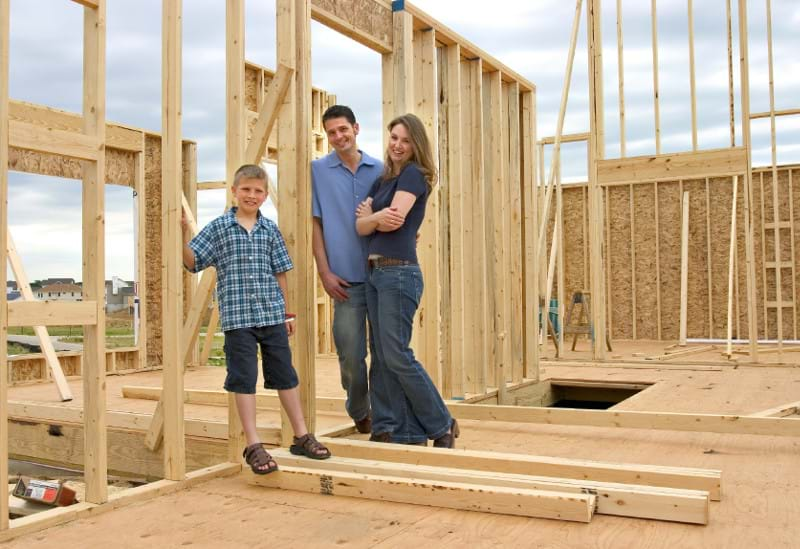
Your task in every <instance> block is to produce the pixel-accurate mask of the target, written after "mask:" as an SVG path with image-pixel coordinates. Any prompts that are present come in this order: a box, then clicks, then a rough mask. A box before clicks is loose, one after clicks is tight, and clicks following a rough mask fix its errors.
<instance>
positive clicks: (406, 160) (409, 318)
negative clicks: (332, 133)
mask: <svg viewBox="0 0 800 549" xmlns="http://www.w3.org/2000/svg"><path fill="white" fill-rule="evenodd" d="M435 180H436V168H435V166H434V163H433V155H432V152H431V145H430V142H429V141H428V136H427V135H426V134H425V127H424V126H423V125H422V122H421V121H420V119H419V118H417V117H416V116H414V115H413V114H405V115H403V116H399V117H398V118H395V119H394V120H392V122H391V123H390V124H389V146H388V148H387V149H386V160H385V166H384V173H383V175H382V176H381V177H380V178H379V179H378V180H377V181H376V182H375V183H374V184H373V186H372V189H371V190H370V192H369V195H368V198H367V199H366V200H365V201H364V202H362V203H361V204H360V205H359V206H358V208H357V210H356V230H357V231H358V234H360V235H371V238H370V242H369V258H370V259H369V264H370V270H369V278H368V280H367V286H366V293H367V314H368V316H369V322H370V327H371V329H372V334H373V338H374V352H375V355H376V356H375V359H374V361H373V365H372V368H371V370H370V400H371V402H372V437H371V439H370V440H376V441H380V442H397V443H404V444H420V445H427V440H428V439H432V440H433V441H434V442H433V445H434V446H438V447H444V448H454V447H455V439H456V437H458V434H459V431H458V424H457V423H456V421H455V420H454V419H452V418H451V417H450V413H449V412H448V410H447V406H445V404H444V400H442V397H441V395H440V394H439V392H438V391H437V390H436V387H435V386H434V384H433V382H432V381H431V378H430V377H429V376H428V374H427V372H426V371H425V369H424V368H423V367H422V365H421V364H420V363H419V362H418V361H417V360H416V358H415V357H414V352H413V351H412V350H411V348H410V347H409V344H410V342H411V329H412V326H413V320H414V313H415V312H416V311H417V308H418V307H419V300H420V297H421V296H422V287H423V284H422V272H421V271H420V268H419V264H418V262H417V250H416V248H417V231H419V228H420V226H421V225H422V220H423V218H424V217H425V204H426V202H427V200H428V196H429V195H430V192H431V188H432V187H433V185H434V183H435Z"/></svg>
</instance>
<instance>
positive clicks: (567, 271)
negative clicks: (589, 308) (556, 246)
mask: <svg viewBox="0 0 800 549" xmlns="http://www.w3.org/2000/svg"><path fill="white" fill-rule="evenodd" d="M562 201H563V204H564V208H563V217H564V242H572V243H573V244H574V245H573V246H567V245H565V246H564V287H565V289H566V292H565V293H564V299H565V301H566V303H565V304H564V305H565V306H566V307H567V309H565V310H567V311H568V310H569V307H570V301H571V299H572V293H571V292H573V291H580V290H581V289H584V290H588V289H589V286H588V282H587V281H586V280H585V279H584V274H585V270H584V256H583V250H584V240H585V237H584V234H583V216H584V212H585V208H586V204H585V188H584V187H564V188H563V190H562ZM573 288H577V290H573ZM576 314H577V311H576Z"/></svg>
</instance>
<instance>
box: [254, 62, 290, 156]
mask: <svg viewBox="0 0 800 549" xmlns="http://www.w3.org/2000/svg"><path fill="white" fill-rule="evenodd" d="M293 74H294V69H292V68H290V67H287V66H286V65H279V66H278V72H277V73H276V74H275V77H274V78H273V79H272V82H270V85H269V92H267V95H266V97H264V101H263V103H261V108H260V109H259V112H258V119H257V120H256V125H255V127H254V128H253V133H252V136H251V137H250V142H249V143H248V144H247V150H245V153H244V157H245V159H246V161H247V162H252V163H253V164H259V163H260V162H261V158H262V157H263V156H264V153H265V151H266V150H267V142H268V141H269V138H270V135H271V134H272V128H273V127H274V126H275V122H276V121H277V119H278V113H279V112H280V106H281V104H283V101H284V99H285V98H286V93H287V92H288V91H289V84H291V82H292V75H293Z"/></svg>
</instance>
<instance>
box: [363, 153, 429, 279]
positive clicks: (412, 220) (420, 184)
mask: <svg viewBox="0 0 800 549" xmlns="http://www.w3.org/2000/svg"><path fill="white" fill-rule="evenodd" d="M397 191H406V192H409V193H411V194H413V195H414V196H416V197H417V200H416V201H415V202H414V205H413V206H411V210H409V212H408V214H407V215H406V220H405V222H404V223H403V225H402V226H401V227H400V228H399V229H397V230H395V231H391V232H388V233H385V232H381V231H377V230H376V231H375V232H374V233H372V236H371V238H370V241H369V254H370V255H373V254H376V255H382V256H384V257H391V258H393V259H405V260H407V261H413V262H414V263H416V262H417V231H419V228H420V226H421V225H422V220H423V219H424V218H425V204H426V203H427V201H428V184H427V182H426V181H425V176H424V175H422V171H421V170H420V169H419V166H417V165H416V164H414V163H408V164H406V165H405V166H404V167H403V170H402V171H401V172H400V175H398V176H397V177H392V178H390V179H386V180H384V179H383V178H379V179H378V180H377V181H376V182H375V183H374V184H373V185H372V188H371V189H370V191H369V195H368V196H371V197H372V211H373V212H377V211H379V210H382V209H384V208H387V207H389V206H391V205H392V199H394V193H396V192H397Z"/></svg>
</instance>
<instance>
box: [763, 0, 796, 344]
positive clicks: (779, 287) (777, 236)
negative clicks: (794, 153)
mask: <svg viewBox="0 0 800 549" xmlns="http://www.w3.org/2000/svg"><path fill="white" fill-rule="evenodd" d="M766 2H767V65H768V68H769V112H770V117H769V134H770V151H771V157H770V159H771V162H772V217H773V223H774V228H773V231H774V232H773V235H774V240H773V247H774V249H775V252H774V253H775V262H776V267H775V269H774V272H775V300H776V301H777V302H779V303H780V302H782V301H783V272H782V269H783V267H781V261H783V257H782V255H783V253H782V252H783V249H782V248H781V231H780V228H779V224H780V222H781V211H780V200H779V198H778V191H779V189H780V182H779V181H778V151H777V142H776V138H775V74H774V63H773V55H772V2H771V1H770V0H766ZM762 223H763V219H762ZM792 259H794V258H792ZM764 261H766V254H765V258H764ZM766 291H767V290H766V287H765V288H764V295H765V296H766ZM791 301H792V310H794V302H795V296H794V295H792V299H791ZM775 316H776V317H777V323H776V324H777V326H776V328H777V340H778V355H779V356H780V353H781V352H783V309H782V308H779V309H777V310H776V311H775Z"/></svg>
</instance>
